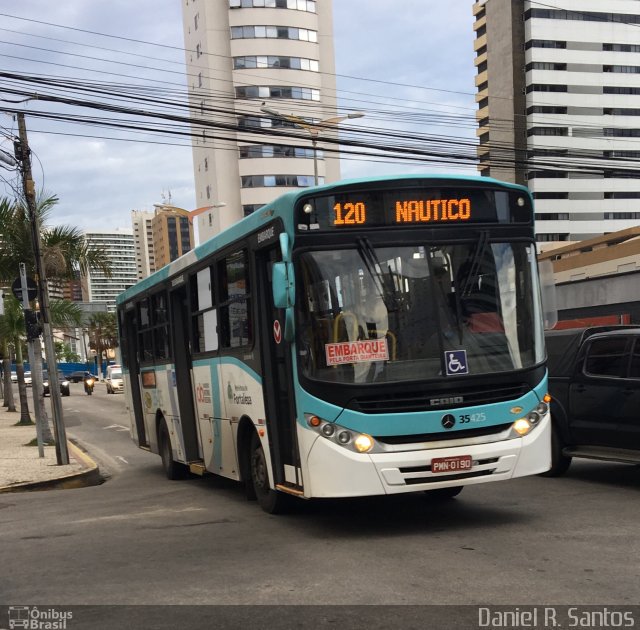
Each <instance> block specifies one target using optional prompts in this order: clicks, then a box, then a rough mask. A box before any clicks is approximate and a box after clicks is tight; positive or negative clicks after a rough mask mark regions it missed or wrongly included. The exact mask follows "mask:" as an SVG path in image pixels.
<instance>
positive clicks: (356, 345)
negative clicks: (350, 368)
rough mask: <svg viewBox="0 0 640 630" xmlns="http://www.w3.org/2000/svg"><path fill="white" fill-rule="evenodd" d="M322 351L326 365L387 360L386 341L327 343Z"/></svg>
mask: <svg viewBox="0 0 640 630" xmlns="http://www.w3.org/2000/svg"><path fill="white" fill-rule="evenodd" d="M324 350H325V354H326V357H327V365H341V364H343V363H364V362H365V361H388V360H389V349H388V348H387V340H386V339H371V340H365V341H352V342H349V341H346V342H343V343H328V344H326V345H325V347H324Z"/></svg>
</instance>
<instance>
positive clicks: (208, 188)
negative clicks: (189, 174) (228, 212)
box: [207, 184, 211, 199]
mask: <svg viewBox="0 0 640 630" xmlns="http://www.w3.org/2000/svg"><path fill="white" fill-rule="evenodd" d="M207 199H211V186H209V185H208V184H207Z"/></svg>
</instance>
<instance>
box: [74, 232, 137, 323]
mask: <svg viewBox="0 0 640 630" xmlns="http://www.w3.org/2000/svg"><path fill="white" fill-rule="evenodd" d="M85 239H86V241H87V246H88V247H89V248H100V249H101V250H102V251H103V252H104V253H105V255H106V256H107V258H108V260H109V267H110V270H111V277H108V276H107V275H106V274H105V273H104V272H102V271H99V270H95V269H90V270H89V271H88V272H87V274H86V275H84V276H82V295H83V298H84V300H85V302H104V303H106V305H107V310H108V311H109V312H114V311H115V308H116V296H118V295H119V294H120V293H122V292H123V291H124V290H125V289H127V288H129V287H130V286H132V285H134V284H135V283H136V281H137V279H138V278H137V270H136V252H135V246H134V243H133V230H132V229H128V228H116V229H115V230H94V231H91V232H85Z"/></svg>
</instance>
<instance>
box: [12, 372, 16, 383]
mask: <svg viewBox="0 0 640 630" xmlns="http://www.w3.org/2000/svg"><path fill="white" fill-rule="evenodd" d="M11 382H12V383H17V382H18V375H17V374H16V373H15V372H11Z"/></svg>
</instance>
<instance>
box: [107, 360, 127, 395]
mask: <svg viewBox="0 0 640 630" xmlns="http://www.w3.org/2000/svg"><path fill="white" fill-rule="evenodd" d="M106 383H107V394H115V393H116V392H124V381H123V380H122V366H121V365H110V366H109V367H107V378H106Z"/></svg>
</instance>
